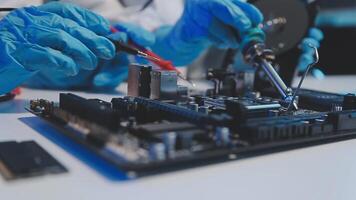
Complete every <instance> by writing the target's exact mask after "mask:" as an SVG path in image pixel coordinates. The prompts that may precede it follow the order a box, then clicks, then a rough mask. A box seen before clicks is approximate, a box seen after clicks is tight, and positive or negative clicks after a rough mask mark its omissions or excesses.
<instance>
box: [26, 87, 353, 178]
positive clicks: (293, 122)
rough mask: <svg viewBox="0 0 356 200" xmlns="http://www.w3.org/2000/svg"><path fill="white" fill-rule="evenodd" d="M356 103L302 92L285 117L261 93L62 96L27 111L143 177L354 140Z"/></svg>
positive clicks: (130, 173)
mask: <svg viewBox="0 0 356 200" xmlns="http://www.w3.org/2000/svg"><path fill="white" fill-rule="evenodd" d="M178 96H179V95H178ZM355 99H356V98H355V96H354V95H351V94H348V95H337V94H331V93H324V92H318V91H311V90H300V92H299V98H298V100H299V107H300V108H299V109H298V110H289V111H288V112H286V111H285V110H284V109H282V108H283V107H285V105H284V104H285V102H284V101H283V100H281V99H277V98H272V97H268V96H261V95H260V93H259V92H247V93H245V94H243V95H237V96H225V95H219V94H207V95H196V96H179V97H177V98H171V99H152V98H147V97H142V96H136V97H133V96H127V97H119V98H113V99H112V101H111V102H105V101H101V100H99V99H85V98H82V97H79V96H76V95H74V94H70V93H62V94H60V98H59V103H54V102H50V101H47V100H43V99H41V100H32V101H31V104H30V108H29V110H30V111H31V112H32V113H34V114H36V115H38V116H39V117H41V118H43V119H45V120H47V121H49V122H50V123H51V124H53V125H54V126H55V127H57V128H59V130H60V131H61V133H63V134H65V135H66V136H67V137H68V138H69V139H71V140H74V141H77V142H78V144H80V145H83V146H85V147H87V148H88V149H90V150H91V151H92V152H93V153H95V154H98V155H100V156H101V157H102V158H103V159H105V160H107V161H109V162H110V163H112V164H113V165H114V166H116V167H117V168H118V169H121V170H123V171H125V172H127V174H128V176H129V177H137V176H143V175H149V174H156V173H159V172H165V171H171V170H177V169H184V168H188V167H191V166H200V165H206V164H209V163H217V162H224V161H229V160H235V159H239V158H246V157H248V156H254V155H261V154H266V153H271V152H275V151H282V150H288V149H294V148H300V147H305V146H310V145H317V144H323V143H328V142H335V141H340V140H345V139H350V138H355V137H356V110H353V109H354V108H355V106H356V104H355V102H356V101H355Z"/></svg>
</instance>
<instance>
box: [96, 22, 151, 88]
mask: <svg viewBox="0 0 356 200" xmlns="http://www.w3.org/2000/svg"><path fill="white" fill-rule="evenodd" d="M114 27H115V28H117V29H118V30H120V32H119V33H116V34H113V35H110V36H109V37H110V38H111V39H114V40H120V41H124V42H128V40H129V39H130V40H131V41H133V42H134V43H135V44H138V45H140V46H151V45H153V44H154V43H155V36H154V35H153V33H151V32H148V31H147V30H145V29H143V28H141V27H139V26H136V25H133V24H125V23H120V24H117V25H115V26H114ZM129 64H130V62H129V59H128V57H127V54H125V53H119V54H117V56H116V57H115V58H114V59H112V60H110V61H106V60H103V61H102V62H101V63H99V67H100V71H99V72H98V73H97V74H96V75H95V77H94V78H93V87H94V88H95V89H105V90H107V89H114V88H116V87H117V86H118V85H119V84H120V83H121V82H123V81H124V80H125V79H126V78H127V75H128V67H129Z"/></svg>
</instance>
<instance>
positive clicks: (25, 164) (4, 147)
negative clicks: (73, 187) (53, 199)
mask: <svg viewBox="0 0 356 200" xmlns="http://www.w3.org/2000/svg"><path fill="white" fill-rule="evenodd" d="M0 172H1V174H2V175H3V177H4V178H5V179H7V180H13V179H17V178H24V177H32V176H40V175H45V174H58V173H64V172H67V169H66V168H65V167H64V166H63V165H62V164H60V163H59V162H58V161H57V160H56V159H54V158H53V157H52V156H51V155H50V154H49V153H47V152H46V151H45V150H44V149H43V148H42V147H40V146H39V145H38V144H37V143H35V142H34V141H25V142H20V143H18V142H14V141H10V142H0Z"/></svg>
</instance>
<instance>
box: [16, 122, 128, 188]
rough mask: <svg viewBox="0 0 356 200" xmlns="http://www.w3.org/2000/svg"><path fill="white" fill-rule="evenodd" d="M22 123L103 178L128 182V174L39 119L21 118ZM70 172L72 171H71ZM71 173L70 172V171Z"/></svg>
mask: <svg viewBox="0 0 356 200" xmlns="http://www.w3.org/2000/svg"><path fill="white" fill-rule="evenodd" d="M19 120H20V121H22V122H23V123H25V124H26V125H28V126H29V127H31V128H32V129H34V130H35V131H37V132H38V133H39V134H41V135H42V136H44V137H45V138H47V139H48V140H50V141H52V142H53V143H54V144H56V145H58V146H60V147H61V148H63V149H64V150H66V151H67V152H68V153H70V154H71V155H73V156H75V157H76V158H78V159H79V160H80V161H82V162H83V163H85V164H86V165H88V166H90V167H91V168H93V169H94V170H95V171H97V172H98V173H100V174H101V175H102V176H104V177H106V178H107V179H110V180H112V181H125V180H128V177H127V176H126V174H125V173H124V172H122V171H120V170H119V169H117V168H116V167H115V166H113V165H112V164H111V163H109V162H107V161H105V160H104V159H102V158H100V157H99V156H98V155H96V154H95V153H93V152H91V151H90V150H88V149H86V148H85V147H84V146H82V145H80V144H78V143H76V142H75V141H73V140H71V139H70V138H68V137H67V136H65V135H63V134H61V133H60V132H59V131H58V130H57V129H56V128H55V127H53V126H52V125H51V124H49V123H48V122H46V121H44V120H43V119H41V118H39V117H24V118H19ZM69 170H70V169H69ZM69 173H70V171H69Z"/></svg>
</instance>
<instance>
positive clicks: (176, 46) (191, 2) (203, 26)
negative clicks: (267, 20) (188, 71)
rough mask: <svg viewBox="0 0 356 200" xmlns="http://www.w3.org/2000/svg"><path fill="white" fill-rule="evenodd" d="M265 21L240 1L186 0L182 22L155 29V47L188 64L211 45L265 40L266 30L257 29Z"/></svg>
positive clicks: (231, 45) (221, 46)
mask: <svg viewBox="0 0 356 200" xmlns="http://www.w3.org/2000/svg"><path fill="white" fill-rule="evenodd" d="M262 21H263V16H262V14H261V13H260V11H259V10H258V9H257V8H256V7H254V6H253V5H251V4H248V3H245V2H242V1H240V0H186V1H185V8H184V13H183V15H182V16H181V18H180V19H179V21H178V22H177V23H176V24H175V25H174V26H163V27H161V28H159V29H158V30H156V31H155V34H156V38H157V40H156V44H155V45H154V46H153V47H152V48H153V50H154V51H155V52H156V53H158V54H159V55H161V56H162V57H164V58H166V59H168V60H172V61H173V62H174V64H176V65H178V66H179V65H185V64H188V63H190V62H191V61H193V60H194V59H195V58H196V57H198V56H199V54H200V53H201V52H202V51H203V50H205V49H206V48H208V47H210V46H211V45H214V46H217V47H220V48H238V47H239V46H240V47H241V48H243V46H244V45H245V44H246V43H248V42H249V41H250V40H264V34H263V31H262V30H261V29H260V28H257V27H258V24H260V23H261V22H262ZM236 32H237V33H239V34H240V37H241V41H237V37H236Z"/></svg>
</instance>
